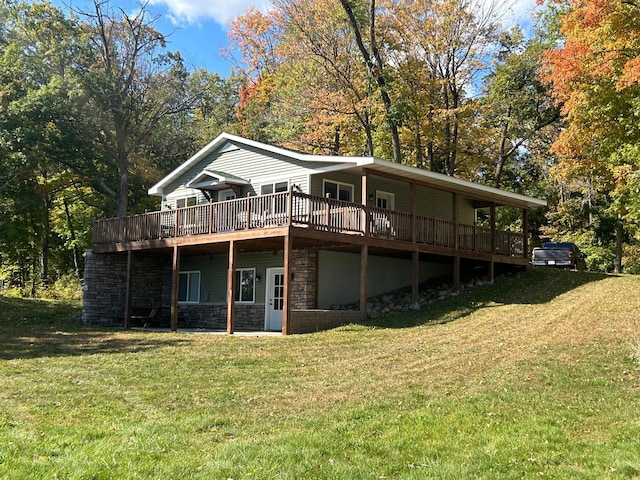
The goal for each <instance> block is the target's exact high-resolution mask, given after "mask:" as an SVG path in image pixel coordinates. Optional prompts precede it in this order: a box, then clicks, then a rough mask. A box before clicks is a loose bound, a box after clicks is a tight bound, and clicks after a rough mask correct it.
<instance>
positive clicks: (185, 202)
mask: <svg viewBox="0 0 640 480" xmlns="http://www.w3.org/2000/svg"><path fill="white" fill-rule="evenodd" d="M190 198H193V199H194V200H193V201H194V203H193V205H189V199H190ZM181 200H184V206H183V207H179V206H178V202H179V201H181ZM173 202H174V205H175V206H176V208H185V207H193V206H195V205H198V195H197V194H195V193H191V194H188V195H181V196H179V197H176V198H175V199H174V201H173Z"/></svg>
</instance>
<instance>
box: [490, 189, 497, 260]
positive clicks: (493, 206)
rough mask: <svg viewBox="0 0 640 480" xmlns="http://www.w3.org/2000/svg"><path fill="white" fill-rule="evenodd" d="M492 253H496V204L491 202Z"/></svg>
mask: <svg viewBox="0 0 640 480" xmlns="http://www.w3.org/2000/svg"><path fill="white" fill-rule="evenodd" d="M490 217H491V218H490V221H491V255H495V254H496V247H497V245H496V204H495V203H493V202H492V203H491V214H490Z"/></svg>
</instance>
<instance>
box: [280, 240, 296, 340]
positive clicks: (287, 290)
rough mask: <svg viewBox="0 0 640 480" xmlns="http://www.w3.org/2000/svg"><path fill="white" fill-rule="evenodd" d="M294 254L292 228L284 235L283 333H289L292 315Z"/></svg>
mask: <svg viewBox="0 0 640 480" xmlns="http://www.w3.org/2000/svg"><path fill="white" fill-rule="evenodd" d="M292 254H293V238H292V236H291V229H290V228H289V232H288V233H287V234H286V235H285V236H284V286H283V290H284V291H283V292H282V295H283V297H284V299H283V303H282V335H288V334H289V320H290V317H291V282H292V280H294V278H293V271H292V269H291V266H292V264H293V262H292Z"/></svg>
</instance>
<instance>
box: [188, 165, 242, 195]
mask: <svg viewBox="0 0 640 480" xmlns="http://www.w3.org/2000/svg"><path fill="white" fill-rule="evenodd" d="M248 184H249V181H248V180H245V179H244V178H240V177H236V176H235V175H231V174H229V173H224V172H218V171H215V170H208V169H206V168H205V169H204V170H202V172H200V173H199V174H198V175H196V177H195V178H194V179H193V180H191V181H190V182H189V183H187V185H186V186H187V187H189V188H200V189H202V190H217V189H220V188H226V187H227V186H228V185H248Z"/></svg>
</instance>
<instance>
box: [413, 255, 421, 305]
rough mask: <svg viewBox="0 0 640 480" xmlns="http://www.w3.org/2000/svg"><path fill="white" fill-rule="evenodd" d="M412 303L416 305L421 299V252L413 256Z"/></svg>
mask: <svg viewBox="0 0 640 480" xmlns="http://www.w3.org/2000/svg"><path fill="white" fill-rule="evenodd" d="M411 263H412V267H411V303H416V302H417V301H418V300H419V299H420V298H419V294H420V252H418V251H417V250H416V251H414V252H413V253H412V254H411Z"/></svg>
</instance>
